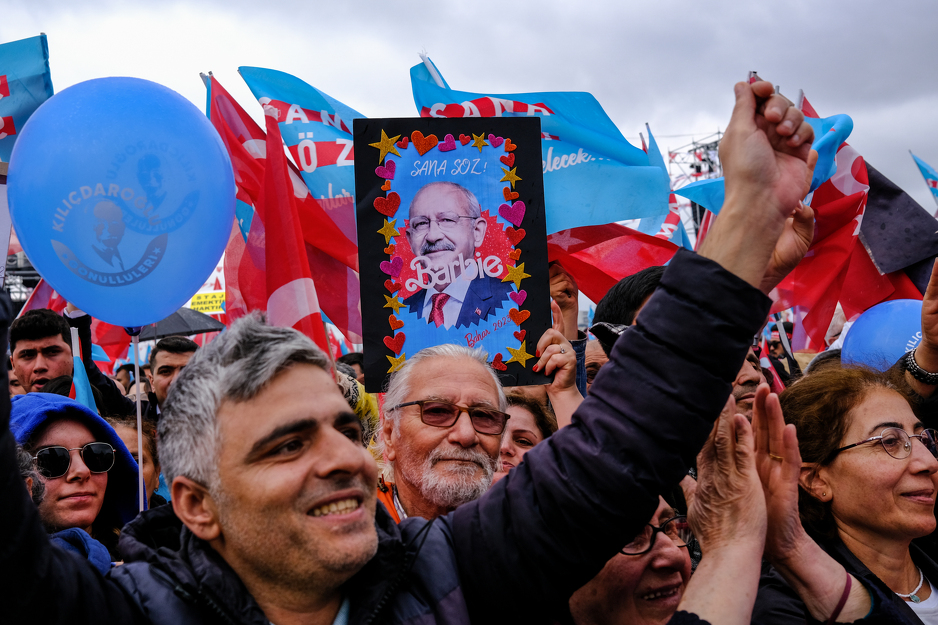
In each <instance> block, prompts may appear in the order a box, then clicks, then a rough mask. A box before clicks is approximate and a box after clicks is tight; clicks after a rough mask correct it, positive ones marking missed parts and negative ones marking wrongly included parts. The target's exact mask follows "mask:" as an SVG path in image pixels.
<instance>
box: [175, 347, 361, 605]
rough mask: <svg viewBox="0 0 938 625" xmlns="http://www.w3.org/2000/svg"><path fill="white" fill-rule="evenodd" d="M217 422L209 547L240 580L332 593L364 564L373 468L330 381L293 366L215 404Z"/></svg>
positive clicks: (314, 370)
mask: <svg viewBox="0 0 938 625" xmlns="http://www.w3.org/2000/svg"><path fill="white" fill-rule="evenodd" d="M258 415H263V418H262V419H259V418H258ZM218 424H219V439H220V441H222V444H221V446H220V451H219V458H218V484H219V486H218V488H217V489H215V490H214V491H213V492H212V497H213V498H214V500H215V505H216V506H217V515H218V518H217V523H218V528H219V531H220V535H219V536H218V537H217V538H215V539H210V542H211V544H212V547H214V548H215V549H216V551H218V552H219V553H220V554H221V555H222V556H223V557H224V558H225V560H226V561H227V562H228V563H229V564H231V565H232V567H233V568H234V569H235V570H236V571H237V572H238V574H239V575H240V576H241V577H242V579H245V581H246V582H253V581H256V580H258V579H260V580H263V583H265V584H267V583H270V581H271V580H276V582H277V583H279V584H288V585H290V587H304V588H308V587H309V585H310V584H312V583H314V582H315V583H317V584H319V583H323V582H324V581H325V582H327V583H335V584H336V585H338V584H339V583H341V582H343V581H345V580H346V579H348V578H349V577H351V575H352V574H353V573H355V572H357V571H358V570H359V569H360V568H361V567H362V566H364V564H365V563H366V562H367V561H368V560H369V559H371V557H372V556H373V555H374V554H375V552H376V550H377V535H376V533H375V528H374V516H375V505H376V504H375V500H376V497H375V492H376V488H377V482H378V473H377V465H376V464H375V461H374V459H373V458H372V456H371V454H370V453H369V452H368V451H367V450H366V449H365V448H364V447H363V446H362V444H361V425H360V423H359V421H358V418H357V417H356V416H355V414H354V413H352V412H351V411H350V410H349V407H348V404H347V403H346V402H345V399H344V398H343V397H342V394H341V393H340V392H339V390H338V387H337V386H336V383H335V381H334V380H333V379H332V376H330V375H329V374H328V373H326V372H325V371H324V370H322V369H320V368H319V367H315V366H313V365H307V364H298V365H293V366H291V367H290V368H289V369H287V370H286V371H284V372H283V373H281V374H279V375H278V376H277V377H275V378H274V379H273V381H272V382H271V383H270V384H269V385H268V386H267V387H266V388H265V389H264V390H263V391H261V393H259V394H258V395H257V396H255V397H254V398H253V399H251V400H249V401H246V402H240V403H234V402H230V401H226V402H223V403H222V404H221V406H220V407H219V410H218ZM177 479H178V478H177ZM175 500H176V497H175V491H174V497H173V501H174V504H175V503H176V501H175ZM336 580H337V581H336ZM249 585H250V584H249Z"/></svg>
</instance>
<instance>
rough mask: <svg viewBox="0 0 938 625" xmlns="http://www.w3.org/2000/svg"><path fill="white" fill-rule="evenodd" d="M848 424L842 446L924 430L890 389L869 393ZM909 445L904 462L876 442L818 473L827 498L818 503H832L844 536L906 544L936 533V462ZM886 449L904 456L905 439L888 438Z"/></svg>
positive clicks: (818, 485)
mask: <svg viewBox="0 0 938 625" xmlns="http://www.w3.org/2000/svg"><path fill="white" fill-rule="evenodd" d="M848 419H849V424H848V427H847V431H846V433H845V434H844V437H843V439H842V440H841V441H840V445H839V447H844V446H847V445H852V444H854V443H858V442H860V441H863V440H866V439H868V438H871V437H873V436H880V435H881V434H882V432H883V430H884V429H886V428H899V429H901V430H903V431H905V432H906V433H908V434H921V433H922V430H923V429H924V425H922V423H921V421H919V420H918V418H917V417H916V416H915V415H914V414H913V413H912V409H911V408H910V407H909V404H908V402H907V401H906V400H905V399H903V397H902V396H901V395H899V393H897V392H894V391H890V390H887V389H875V390H873V391H870V393H869V394H868V395H867V397H866V398H865V399H864V400H863V402H862V403H861V404H859V405H858V406H857V407H856V408H854V409H853V410H852V411H851V412H850V413H849V416H848ZM889 441H891V443H890V442H889ZM910 443H911V453H910V454H909V456H908V457H906V458H902V459H896V458H894V457H892V456H890V455H889V453H887V451H886V449H885V448H884V447H883V445H882V443H880V442H879V441H873V442H869V443H865V444H863V445H859V446H857V447H854V448H852V449H846V450H844V451H842V452H840V453H839V454H837V456H836V457H835V458H834V460H833V461H832V462H831V463H830V464H829V465H827V466H823V467H821V468H820V469H818V478H820V481H818V482H817V483H816V484H815V488H814V489H813V491H814V494H815V496H818V495H821V493H826V494H825V495H822V496H821V497H820V498H821V499H822V500H824V501H829V502H830V503H831V512H832V514H833V516H834V519H835V521H836V523H837V527H838V529H839V530H840V533H841V535H844V534H846V535H848V536H849V537H851V538H852V539H854V540H858V541H859V542H861V543H864V544H867V545H874V544H878V543H881V542H883V540H895V541H899V542H904V543H907V542H908V541H910V540H912V539H913V538H918V537H920V536H926V535H928V534H931V533H932V532H933V531H934V530H935V494H936V492H938V460H936V459H935V457H934V456H933V455H932V454H931V452H929V451H928V449H926V447H925V445H923V444H922V442H921V441H920V440H918V439H910ZM887 444H889V446H890V449H895V452H899V453H898V455H902V453H901V452H900V450H899V448H900V447H902V444H901V439H896V438H895V437H894V436H893V437H889V438H887ZM895 452H894V453H895ZM848 546H849V545H848Z"/></svg>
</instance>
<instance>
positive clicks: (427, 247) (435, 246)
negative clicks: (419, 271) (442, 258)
mask: <svg viewBox="0 0 938 625" xmlns="http://www.w3.org/2000/svg"><path fill="white" fill-rule="evenodd" d="M454 251H456V246H455V245H453V243H452V242H451V241H447V240H446V239H440V240H439V241H437V242H435V243H424V244H423V245H422V246H420V255H421V256H426V255H427V254H431V253H433V252H454Z"/></svg>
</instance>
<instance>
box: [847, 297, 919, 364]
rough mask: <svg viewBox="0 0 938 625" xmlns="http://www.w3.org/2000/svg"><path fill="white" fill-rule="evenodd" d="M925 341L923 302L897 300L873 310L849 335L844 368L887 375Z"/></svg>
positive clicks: (864, 314) (855, 325)
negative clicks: (892, 367) (898, 362)
mask: <svg viewBox="0 0 938 625" xmlns="http://www.w3.org/2000/svg"><path fill="white" fill-rule="evenodd" d="M921 340H922V302H921V301H919V300H915V299H897V300H893V301H891V302H883V303H882V304H877V305H876V306H873V307H872V308H870V309H869V310H867V311H866V312H865V313H863V314H862V315H860V316H859V318H857V320H856V321H855V322H854V323H853V325H852V326H851V327H850V330H848V331H847V336H846V338H844V346H843V350H842V351H841V352H840V358H841V360H842V362H843V363H844V364H851V365H864V366H867V367H870V368H872V369H876V370H877V371H885V370H887V369H889V367H891V366H892V365H894V364H895V363H896V361H897V360H899V358H900V357H902V356H903V355H904V354H905V353H906V352H908V351H911V350H912V349H913V348H914V347H915V346H916V345H918V344H919V342H920V341H921Z"/></svg>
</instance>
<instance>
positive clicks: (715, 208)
mask: <svg viewBox="0 0 938 625" xmlns="http://www.w3.org/2000/svg"><path fill="white" fill-rule="evenodd" d="M805 121H806V122H808V123H809V124H810V125H811V127H812V128H814V143H813V144H812V145H811V149H812V150H815V151H816V152H817V153H818V158H817V165H815V166H814V176H813V177H812V178H811V191H814V190H815V189H817V188H818V187H819V186H821V185H822V184H824V183H825V182H827V181H828V180H830V179H831V177H832V176H833V175H834V174H835V173H837V162H836V158H837V150H839V149H840V146H841V144H842V143H843V142H844V141H846V140H847V138H848V137H849V136H850V133H851V132H853V120H852V119H851V118H850V116H848V115H833V116H831V117H825V118H823V119H818V118H816V117H805ZM674 192H675V193H676V194H678V195H680V196H681V197H684V198H687V199H688V200H690V201H691V202H696V203H697V204H700V205H701V206H703V207H704V208H706V209H707V210H709V211H710V212H712V213H714V214H718V213H719V212H720V209H721V208H722V207H723V200H724V199H725V195H726V193H725V190H724V188H723V178H712V179H710V180H698V181H697V182H692V183H691V184H689V185H687V186H685V187H681V188H680V189H675V190H674Z"/></svg>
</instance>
